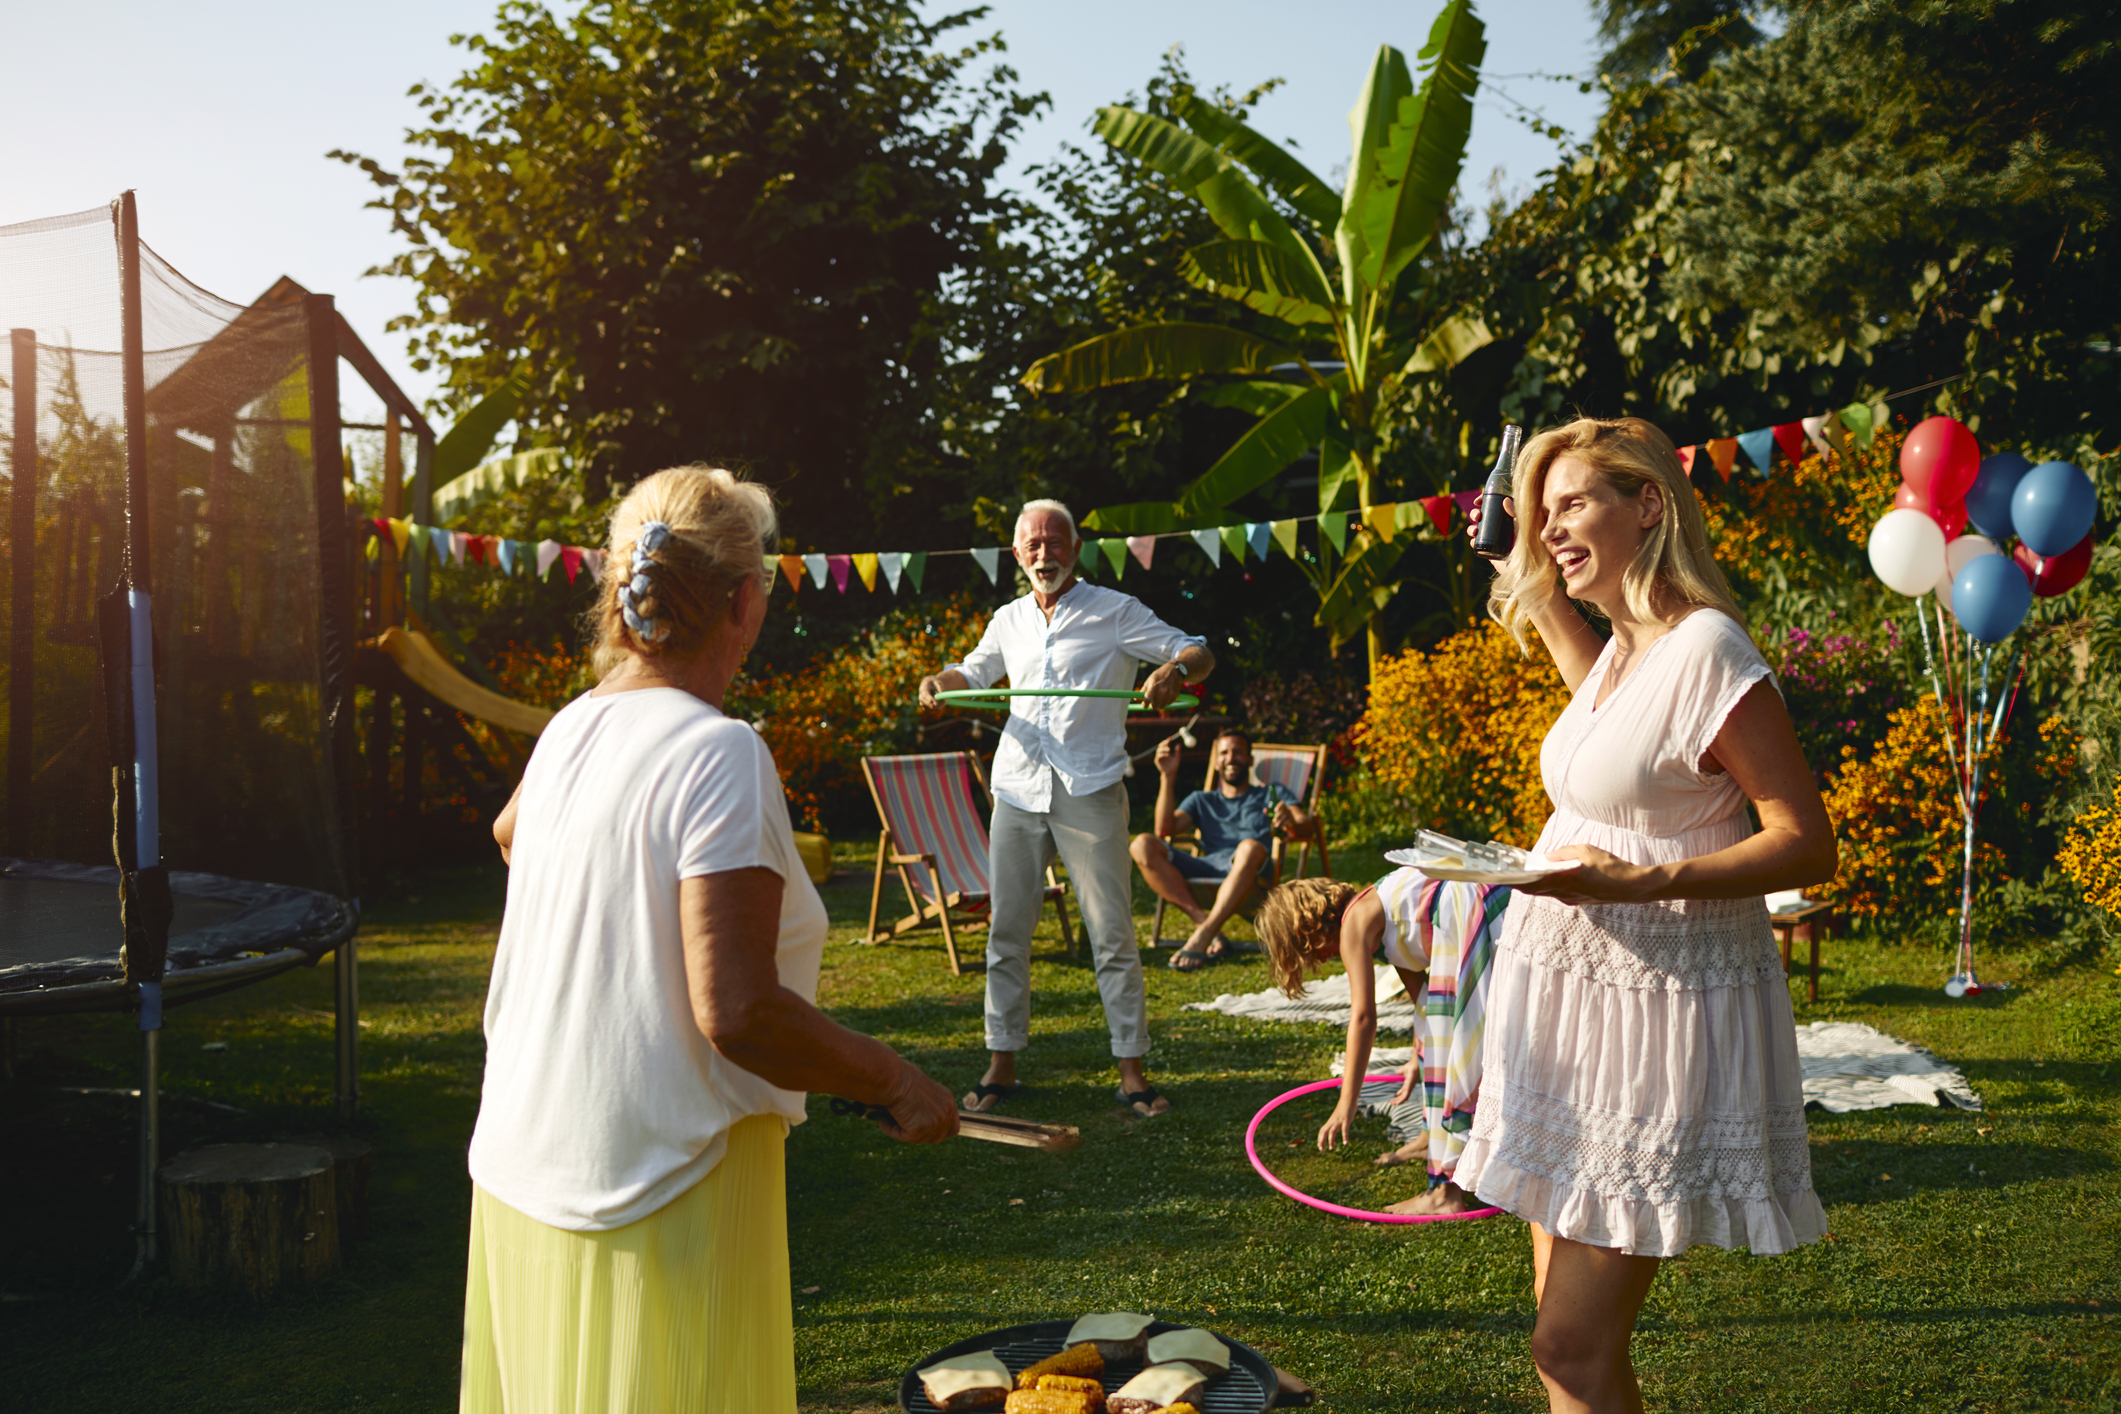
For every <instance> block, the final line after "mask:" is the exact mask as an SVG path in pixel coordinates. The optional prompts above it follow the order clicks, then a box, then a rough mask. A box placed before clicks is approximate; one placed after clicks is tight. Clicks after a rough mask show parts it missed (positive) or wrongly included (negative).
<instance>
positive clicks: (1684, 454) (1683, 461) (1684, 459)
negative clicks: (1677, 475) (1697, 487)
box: [1679, 447, 1701, 476]
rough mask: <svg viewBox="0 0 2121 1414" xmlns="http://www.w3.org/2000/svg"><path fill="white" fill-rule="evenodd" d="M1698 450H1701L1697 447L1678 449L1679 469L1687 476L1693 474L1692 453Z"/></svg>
mask: <svg viewBox="0 0 2121 1414" xmlns="http://www.w3.org/2000/svg"><path fill="white" fill-rule="evenodd" d="M1700 450H1701V448H1699V447H1681V448H1680V449H1679V469H1680V470H1681V471H1683V472H1685V473H1686V474H1687V475H1688V476H1692V475H1693V474H1694V453H1696V452H1698V451H1700Z"/></svg>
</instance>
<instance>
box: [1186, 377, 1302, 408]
mask: <svg viewBox="0 0 2121 1414" xmlns="http://www.w3.org/2000/svg"><path fill="white" fill-rule="evenodd" d="M1302 391H1303V385H1302V384H1300V383H1264V382H1260V381H1258V380H1256V379H1246V380H1245V381H1243V382H1240V383H1218V384H1216V385H1215V386H1214V387H1213V388H1210V389H1208V390H1207V391H1206V392H1203V393H1197V394H1195V395H1194V396H1195V399H1196V400H1197V401H1199V402H1202V403H1206V404H1207V405H1208V406H1209V407H1216V408H1236V409H1237V410H1238V411H1240V412H1249V413H1251V414H1252V415H1253V416H1254V417H1265V416H1266V415H1267V414H1268V413H1270V412H1273V411H1275V410H1276V409H1278V408H1280V407H1281V405H1282V404H1283V403H1286V402H1287V401H1289V399H1291V398H1293V397H1295V396H1296V395H1297V394H1298V393H1301V392H1302Z"/></svg>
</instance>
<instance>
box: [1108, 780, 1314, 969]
mask: <svg viewBox="0 0 2121 1414" xmlns="http://www.w3.org/2000/svg"><path fill="white" fill-rule="evenodd" d="M1252 779H1253V780H1254V781H1256V782H1257V783H1258V784H1260V785H1263V786H1279V787H1280V788H1281V790H1282V791H1284V792H1287V794H1286V796H1284V795H1280V794H1277V795H1276V797H1275V799H1277V800H1281V799H1287V800H1292V801H1294V802H1295V803H1296V804H1298V805H1301V806H1302V807H1303V808H1304V809H1306V810H1308V811H1310V812H1311V814H1312V815H1313V816H1314V817H1316V816H1317V815H1318V795H1319V790H1320V788H1321V787H1323V786H1324V784H1325V779H1326V748H1325V747H1323V746H1291V745H1288V744H1287V743H1279V742H1264V741H1262V742H1254V743H1253V745H1252ZM1201 789H1202V790H1214V789H1215V765H1214V762H1213V761H1212V760H1211V761H1210V762H1209V765H1208V771H1207V777H1206V779H1205V780H1204V781H1203V782H1202V783H1201ZM1194 838H1196V837H1195V836H1193V835H1174V836H1173V837H1172V839H1171V843H1172V844H1173V845H1174V846H1176V845H1177V844H1178V843H1179V842H1180V841H1181V840H1188V839H1194ZM1313 844H1316V845H1317V846H1318V863H1319V872H1320V873H1321V874H1323V875H1325V877H1326V878H1328V879H1330V878H1332V877H1333V858H1332V856H1331V855H1329V854H1327V853H1326V831H1325V822H1324V821H1323V820H1320V821H1319V829H1318V834H1317V837H1316V838H1315V839H1311V840H1299V841H1297V843H1296V850H1297V853H1296V871H1295V872H1294V873H1292V874H1290V875H1289V876H1288V877H1290V878H1292V879H1301V878H1302V877H1303V876H1304V868H1305V866H1306V865H1308V864H1309V863H1310V862H1311V846H1312V845H1313ZM1288 847H1289V841H1288V840H1285V839H1283V838H1282V837H1281V836H1280V835H1279V834H1277V835H1275V836H1274V843H1273V845H1272V846H1271V847H1270V848H1271V852H1270V854H1269V857H1268V860H1267V867H1266V870H1265V871H1264V872H1263V873H1262V875H1261V878H1260V883H1259V885H1258V886H1257V887H1255V888H1254V889H1253V891H1252V896H1251V897H1250V898H1248V899H1247V900H1246V901H1245V902H1244V904H1243V905H1242V906H1241V907H1240V908H1239V909H1238V912H1239V913H1240V914H1241V915H1242V916H1243V917H1246V918H1250V917H1251V916H1252V911H1253V909H1254V907H1255V906H1256V905H1257V903H1258V901H1259V897H1260V895H1261V894H1263V893H1265V892H1266V890H1267V889H1269V888H1272V887H1273V886H1274V885H1275V884H1276V883H1278V882H1280V880H1281V878H1282V867H1283V866H1284V865H1285V864H1286V863H1287V862H1288ZM1222 882H1223V881H1222V880H1220V879H1194V880H1192V881H1191V884H1192V889H1193V897H1194V899H1195V900H1196V901H1197V902H1198V903H1199V904H1200V905H1201V907H1203V908H1205V907H1207V906H1208V905H1209V904H1211V903H1213V902H1214V901H1215V895H1216V891H1217V890H1219V889H1221V888H1222ZM1170 907H1171V905H1170V904H1169V903H1166V902H1165V901H1164V900H1163V899H1161V898H1159V899H1157V901H1156V916H1155V917H1154V918H1153V919H1152V920H1151V921H1150V924H1149V939H1150V942H1151V943H1152V944H1153V945H1154V946H1156V947H1165V946H1171V947H1176V946H1178V945H1179V944H1180V943H1182V942H1184V941H1185V940H1184V939H1183V938H1180V939H1177V940H1174V941H1173V942H1172V943H1170V944H1168V945H1167V944H1166V943H1165V941H1164V913H1165V911H1166V910H1167V909H1169V908H1170ZM1247 946H1249V945H1247Z"/></svg>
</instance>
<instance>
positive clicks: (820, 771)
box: [730, 595, 991, 831]
mask: <svg viewBox="0 0 2121 1414" xmlns="http://www.w3.org/2000/svg"><path fill="white" fill-rule="evenodd" d="M990 612H991V611H990V610H989V609H988V608H987V607H985V606H984V605H983V604H981V603H979V602H977V601H976V600H975V599H974V598H972V597H971V596H969V595H965V596H960V597H958V598H955V599H949V600H944V601H941V602H940V603H935V604H921V605H916V606H914V607H911V608H908V609H902V610H900V611H898V612H896V613H893V614H891V615H889V616H887V617H886V618H884V619H883V620H882V621H881V622H879V623H878V624H877V625H876V626H875V627H874V628H871V629H869V630H867V631H866V632H864V633H863V634H862V635H861V636H860V637H858V638H857V639H856V640H855V641H854V642H853V643H851V644H849V645H848V646H847V647H846V648H844V649H842V650H840V651H838V652H834V653H825V654H821V655H820V656H819V657H818V658H817V659H816V660H815V661H813V662H811V663H810V664H808V665H807V666H805V667H803V668H800V669H797V670H795V671H793V672H788V673H777V674H775V673H769V674H765V675H762V676H758V677H753V676H751V675H750V674H748V673H747V674H745V675H743V676H741V677H739V678H738V679H737V681H736V683H735V684H734V686H733V687H732V688H731V690H730V712H731V714H732V715H734V716H741V717H748V718H750V719H751V720H752V721H754V722H756V723H757V724H758V728H759V731H760V733H761V734H763V735H764V736H765V738H766V743H767V745H769V746H771V747H772V748H773V760H774V764H775V765H777V766H779V767H780V771H781V782H782V784H783V785H785V786H786V787H787V789H788V804H789V808H790V810H791V811H792V812H793V814H794V815H795V818H796V819H797V820H798V821H800V822H802V828H804V829H806V830H819V831H822V830H823V829H824V825H825V814H826V812H827V809H828V804H829V806H830V808H832V809H833V810H834V811H835V812H837V813H851V814H855V815H858V816H861V817H866V818H870V819H873V818H874V811H873V810H872V809H871V808H870V805H869V791H868V788H867V787H866V786H864V785H863V784H862V775H861V759H862V757H864V756H872V755H880V754H885V753H889V752H897V751H910V750H914V749H916V741H917V738H916V729H917V728H918V726H919V723H920V709H919V707H918V706H917V705H916V698H915V694H916V693H917V692H918V691H919V688H920V681H921V679H922V677H924V676H926V675H927V674H929V673H932V672H934V671H935V670H936V669H938V668H940V667H941V666H942V665H943V664H944V663H946V662H950V661H952V660H954V659H958V658H962V657H964V656H965V655H966V654H967V653H969V652H971V651H972V649H973V648H974V646H976V645H977V644H978V643H979V639H980V634H981V632H982V631H984V630H985V628H986V626H987V618H988V615H989V613H990Z"/></svg>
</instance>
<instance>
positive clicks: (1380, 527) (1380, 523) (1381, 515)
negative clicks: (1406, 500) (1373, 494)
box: [1362, 501, 1399, 544]
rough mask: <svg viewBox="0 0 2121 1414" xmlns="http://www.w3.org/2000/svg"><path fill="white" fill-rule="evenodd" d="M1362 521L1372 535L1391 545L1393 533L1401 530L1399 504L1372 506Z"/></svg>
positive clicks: (1387, 503) (1395, 502)
mask: <svg viewBox="0 0 2121 1414" xmlns="http://www.w3.org/2000/svg"><path fill="white" fill-rule="evenodd" d="M1362 519H1363V524H1365V525H1367V526H1369V527H1370V533H1371V534H1372V535H1374V536H1376V537H1377V538H1378V539H1379V540H1382V541H1384V542H1385V543H1386V544H1390V543H1391V540H1392V532H1393V531H1395V530H1397V529H1399V503H1398V502H1397V501H1387V502H1385V503H1384V504H1383V505H1381V506H1372V507H1370V509H1368V510H1366V511H1364V512H1363V513H1362Z"/></svg>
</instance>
